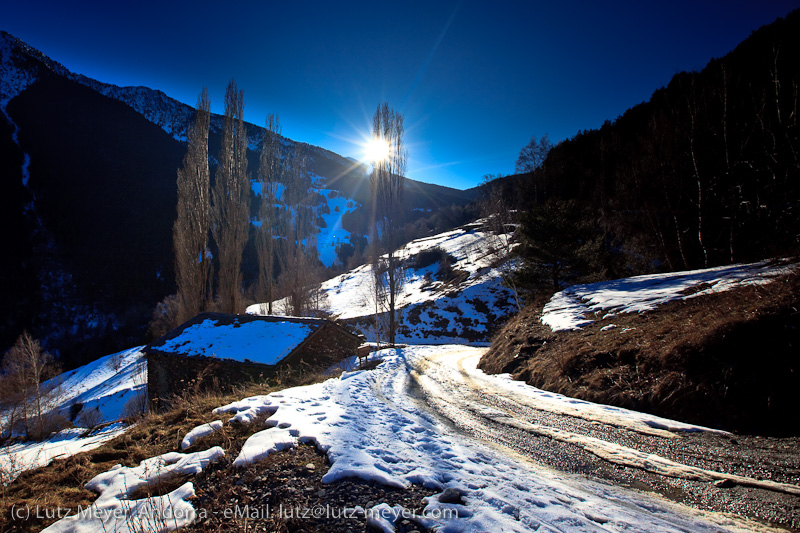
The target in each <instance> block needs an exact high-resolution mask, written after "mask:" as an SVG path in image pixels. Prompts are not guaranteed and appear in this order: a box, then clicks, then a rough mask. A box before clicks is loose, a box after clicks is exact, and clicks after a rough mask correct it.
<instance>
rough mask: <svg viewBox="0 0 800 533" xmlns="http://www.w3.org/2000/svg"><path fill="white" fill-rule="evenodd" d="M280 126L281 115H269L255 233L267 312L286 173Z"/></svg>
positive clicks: (263, 143) (263, 149)
mask: <svg viewBox="0 0 800 533" xmlns="http://www.w3.org/2000/svg"><path fill="white" fill-rule="evenodd" d="M280 133H281V126H280V121H279V119H278V115H275V114H271V115H270V116H269V117H268V118H267V124H266V127H265V128H264V136H263V137H262V139H261V155H260V160H259V167H258V181H259V183H260V184H261V199H260V202H259V207H258V217H259V219H260V220H261V226H260V227H259V228H258V232H257V233H256V255H257V257H258V293H259V297H260V298H263V299H266V301H267V309H268V310H267V313H268V314H270V315H271V314H272V300H273V286H274V285H275V280H274V279H273V276H274V270H275V236H276V223H277V211H276V206H275V204H276V202H277V199H278V183H279V181H278V180H279V179H280V176H281V174H282V173H283V162H282V159H281V144H280Z"/></svg>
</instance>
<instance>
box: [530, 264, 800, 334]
mask: <svg viewBox="0 0 800 533" xmlns="http://www.w3.org/2000/svg"><path fill="white" fill-rule="evenodd" d="M797 268H798V265H796V264H793V265H787V264H785V263H780V262H779V263H776V262H774V261H761V262H758V263H751V264H746V265H731V266H724V267H717V268H708V269H704V270H693V271H687V272H670V273H667V274H652V275H647V276H635V277H632V278H623V279H618V280H612V281H601V282H598V283H589V284H586V285H573V286H572V287H569V288H567V289H564V290H563V291H561V292H558V293H556V294H554V295H553V297H552V298H551V299H550V301H549V302H548V303H547V305H545V307H544V309H543V311H542V319H541V320H542V322H543V323H544V324H546V325H548V326H550V328H551V329H552V330H553V331H563V330H570V329H579V328H580V327H581V326H585V325H587V324H591V323H592V322H593V320H590V319H588V318H586V317H587V316H589V315H591V314H593V313H597V312H601V311H604V312H605V315H604V318H608V317H613V316H615V315H617V314H620V313H641V312H643V311H650V310H652V309H655V308H656V307H658V306H659V305H662V304H664V303H667V302H671V301H674V300H681V299H687V298H696V297H698V296H702V295H704V294H711V293H715V292H722V291H726V290H730V289H733V288H735V287H741V286H746V285H753V284H763V283H768V282H769V281H771V280H772V279H774V278H776V277H779V276H783V275H786V274H788V273H790V272H792V271H793V270H796V269H797Z"/></svg>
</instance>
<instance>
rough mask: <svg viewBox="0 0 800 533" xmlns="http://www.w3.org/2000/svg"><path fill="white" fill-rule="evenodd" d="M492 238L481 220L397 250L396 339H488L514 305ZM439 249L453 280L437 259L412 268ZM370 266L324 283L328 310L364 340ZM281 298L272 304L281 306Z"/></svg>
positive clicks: (258, 308)
mask: <svg viewBox="0 0 800 533" xmlns="http://www.w3.org/2000/svg"><path fill="white" fill-rule="evenodd" d="M495 241H496V237H495V236H493V235H491V234H490V233H487V232H486V231H484V229H483V224H482V223H481V222H480V221H479V222H476V223H473V224H469V225H466V226H463V227H461V228H458V229H455V230H452V231H448V232H445V233H441V234H439V235H435V236H432V237H426V238H423V239H417V240H415V241H412V242H410V243H409V244H407V245H406V246H405V247H403V248H401V249H400V250H398V251H397V256H398V257H400V258H401V259H402V260H403V262H404V264H405V272H404V285H403V290H402V292H401V294H400V296H399V298H398V300H397V308H398V311H399V319H400V326H399V328H398V337H397V341H398V342H403V343H427V344H431V343H433V344H441V343H463V342H487V341H488V340H489V337H490V329H491V328H492V327H493V326H494V325H496V324H498V323H500V322H502V321H504V320H505V319H506V318H507V317H509V316H510V315H511V314H512V313H513V312H515V311H516V308H515V306H514V303H513V297H512V293H511V291H510V290H509V289H507V288H506V287H505V286H504V285H503V283H502V279H501V271H500V270H499V268H498V267H497V266H496V265H495V263H497V262H498V257H497V255H496V254H495V253H494V247H495V246H496V242H495ZM436 251H441V252H442V254H447V255H449V256H450V257H451V260H453V261H454V262H453V263H452V265H451V269H452V270H453V271H455V272H458V273H459V274H460V277H459V278H458V279H456V280H442V279H438V278H439V274H438V273H439V270H440V268H441V263H440V261H439V260H438V259H435V260H434V261H432V263H431V264H428V265H426V266H419V267H416V266H415V264H418V260H419V257H420V254H423V253H434V252H436ZM372 277H373V274H372V266H371V265H362V266H360V267H358V268H356V269H354V270H351V271H349V272H347V273H345V274H342V275H340V276H337V277H335V278H332V279H330V280H328V281H325V282H323V283H322V287H321V288H322V291H323V293H324V294H325V297H324V301H325V302H326V306H327V307H326V310H327V311H329V312H330V313H331V315H332V316H333V317H334V318H337V319H341V320H345V321H347V322H348V323H349V324H350V325H352V326H353V327H354V328H356V329H358V330H360V332H361V333H362V334H364V335H365V336H366V337H367V338H368V339H370V340H374V339H375V338H376V336H375V330H374V324H373V315H374V313H375V304H374V299H373V298H372V289H371V288H370V287H371V286H372V285H371V283H372ZM281 305H282V302H281V301H278V302H276V308H277V309H281ZM265 309H266V306H265V305H264V304H256V305H253V306H250V307H249V308H248V309H247V312H248V313H251V314H264V313H265Z"/></svg>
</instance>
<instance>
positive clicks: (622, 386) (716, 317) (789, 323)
mask: <svg viewBox="0 0 800 533" xmlns="http://www.w3.org/2000/svg"><path fill="white" fill-rule="evenodd" d="M542 303H543V302H539V305H538V306H530V307H528V308H526V309H525V310H524V311H523V312H522V313H521V314H520V315H519V316H518V317H516V318H515V319H514V320H512V321H511V322H510V323H509V325H508V326H507V327H506V328H505V329H504V330H503V331H502V332H501V333H500V334H499V335H498V336H497V337H496V338H495V340H494V342H493V345H492V348H491V350H490V351H489V353H488V354H487V356H486V357H485V358H484V360H482V361H481V368H483V369H484V370H486V371H487V372H495V373H496V372H511V373H513V374H514V376H515V377H516V378H518V379H522V380H525V381H527V382H528V383H530V384H532V385H535V386H537V387H540V388H544V389H547V390H551V391H555V392H560V393H563V394H567V395H569V396H573V397H578V398H583V399H587V400H591V401H597V402H602V403H609V404H613V405H619V406H623V407H629V408H633V409H637V410H643V411H647V412H651V413H655V414H659V415H662V416H668V417H672V418H677V419H680V420H685V421H690V422H695V423H701V424H707V425H712V426H714V427H721V428H725V429H731V430H735V431H744V432H756V433H767V434H786V433H791V432H797V431H800V428H798V427H797V426H796V425H795V424H791V423H787V421H789V420H793V419H796V414H793V413H794V411H795V405H796V399H795V397H794V392H795V391H796V390H797V389H798V387H800V361H798V360H797V357H796V354H797V353H798V352H797V349H798V348H797V344H798V342H800V314H798V309H800V276H798V275H792V276H787V277H784V278H782V279H779V280H776V281H774V282H772V283H769V284H767V285H763V286H750V287H741V288H738V289H735V290H732V291H728V292H723V293H719V294H713V295H708V296H702V297H698V298H693V299H689V300H684V301H678V302H672V303H669V304H666V305H664V306H661V307H659V308H658V309H657V310H656V311H652V312H646V313H641V314H627V315H618V316H616V317H614V318H610V319H605V320H604V319H602V317H601V316H599V315H598V316H595V317H591V318H594V319H595V320H596V322H595V323H593V324H591V325H589V326H586V327H584V328H583V329H582V330H578V331H569V332H559V333H553V332H551V331H550V330H549V328H547V327H546V326H544V325H542V324H541V322H540V321H539V318H540V312H541V307H542ZM610 324H614V325H615V326H616V328H615V329H611V330H608V331H601V330H602V328H603V327H605V326H608V325H610Z"/></svg>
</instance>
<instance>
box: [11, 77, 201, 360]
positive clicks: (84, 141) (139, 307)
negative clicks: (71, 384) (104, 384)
mask: <svg viewBox="0 0 800 533" xmlns="http://www.w3.org/2000/svg"><path fill="white" fill-rule="evenodd" d="M7 111H8V114H9V116H10V117H11V118H12V120H13V121H14V123H15V124H16V125H17V126H18V127H19V135H18V141H19V146H20V147H21V149H22V150H24V152H25V153H26V154H28V155H29V156H30V160H31V163H30V180H29V182H28V188H27V189H26V188H25V187H22V181H21V179H20V178H21V176H20V172H19V170H17V171H16V172H15V174H16V177H15V178H13V179H12V180H10V182H9V183H5V184H4V190H11V191H13V190H15V189H16V190H17V191H18V192H17V193H16V194H15V195H10V196H8V197H7V196H6V195H5V194H4V195H3V197H4V199H6V198H7V200H6V201H8V202H9V203H11V204H13V205H10V206H9V207H10V208H9V211H8V212H9V213H20V212H21V210H26V211H27V216H26V217H25V218H26V220H25V222H24V223H23V224H18V225H16V226H10V227H16V228H20V229H23V228H24V229H27V230H28V231H27V232H25V231H16V232H13V234H14V237H11V238H13V239H14V240H15V243H14V246H13V247H12V248H11V250H12V252H11V253H10V254H9V256H8V261H9V263H10V265H13V266H11V267H9V273H10V275H11V276H12V277H15V276H16V275H18V274H19V272H17V274H13V270H14V268H15V267H20V266H22V265H27V266H28V268H27V269H25V274H26V275H27V277H28V278H29V279H30V277H31V276H34V275H35V276H36V277H37V278H38V287H37V289H38V290H30V289H31V284H30V282H28V283H22V284H20V285H19V287H25V290H26V292H27V295H28V296H27V298H23V297H20V298H19V299H13V300H12V299H9V300H6V299H5V295H4V301H6V302H8V305H9V307H10V308H9V309H8V311H9V314H8V315H6V316H20V317H26V316H27V317H33V316H35V317H36V318H35V319H32V320H31V319H28V320H25V319H24V318H22V319H21V320H17V321H15V322H14V323H8V327H7V328H6V327H4V331H3V338H4V339H5V340H6V342H13V337H14V336H15V335H16V334H18V333H19V331H20V325H24V327H27V328H33V330H34V331H35V333H36V334H37V335H38V336H40V337H43V338H45V339H46V340H47V345H48V348H49V349H51V350H56V351H59V352H61V354H62V355H63V356H64V357H65V358H66V359H71V360H74V361H75V362H76V363H77V362H81V361H83V360H85V359H87V358H91V357H93V356H95V355H96V353H92V352H94V351H95V350H104V351H108V350H109V349H110V350H115V349H117V348H121V347H123V346H124V345H126V344H130V343H133V342H140V340H141V338H142V336H143V334H144V328H145V325H146V324H147V321H148V320H149V316H150V312H151V310H152V308H153V307H154V306H155V304H156V302H158V301H159V300H161V299H162V298H163V297H164V295H165V294H169V293H170V292H171V291H172V290H173V289H174V281H173V275H172V242H171V228H172V222H173V218H174V210H175V203H176V201H177V200H176V186H175V178H174V175H175V170H176V169H177V168H178V166H179V165H180V162H181V159H182V157H183V153H184V151H185V148H184V147H183V146H182V144H181V143H179V142H178V141H176V140H174V139H173V138H171V137H170V136H169V135H167V134H166V133H165V132H164V131H163V130H161V129H160V128H159V127H157V126H155V125H154V124H152V123H150V122H149V121H147V120H145V119H144V118H143V117H142V116H141V115H139V114H138V113H136V112H135V111H134V110H132V109H131V108H130V107H128V106H126V105H124V104H122V103H121V102H118V101H115V100H112V99H110V98H107V97H105V96H102V95H100V94H98V93H96V92H95V91H93V90H91V89H89V88H87V87H85V86H82V85H80V84H78V83H76V82H74V81H71V80H68V79H66V78H64V77H61V76H56V75H51V74H44V75H42V76H41V77H40V78H39V80H38V81H36V82H35V83H34V84H33V85H31V86H30V87H29V88H28V89H27V90H26V91H24V92H23V93H22V94H20V95H19V96H18V97H17V98H15V99H13V100H12V101H11V102H10V103H9V105H8V109H7ZM6 139H7V137H6ZM13 148H16V146H14V145H13V143H12V144H11V145H9V151H10V152H12V153H13ZM16 159H17V161H19V157H17V158H16ZM4 161H5V158H4ZM11 161H12V165H13V158H12V159H11ZM10 175H12V176H13V174H10ZM19 189H22V190H21V191H19ZM31 195H33V197H35V200H34V201H33V202H31V203H30V205H29V206H28V207H27V208H26V207H25V205H26V204H28V203H29V202H30V199H29V198H27V199H26V196H28V197H29V196H31ZM18 218H20V217H18ZM6 227H9V226H6ZM18 270H19V269H18ZM22 279H23V280H24V277H23V278H22ZM17 290H18V291H19V292H21V291H20V289H17ZM20 296H21V295H20ZM65 362H66V363H67V364H69V363H70V362H71V361H66V360H65Z"/></svg>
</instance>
